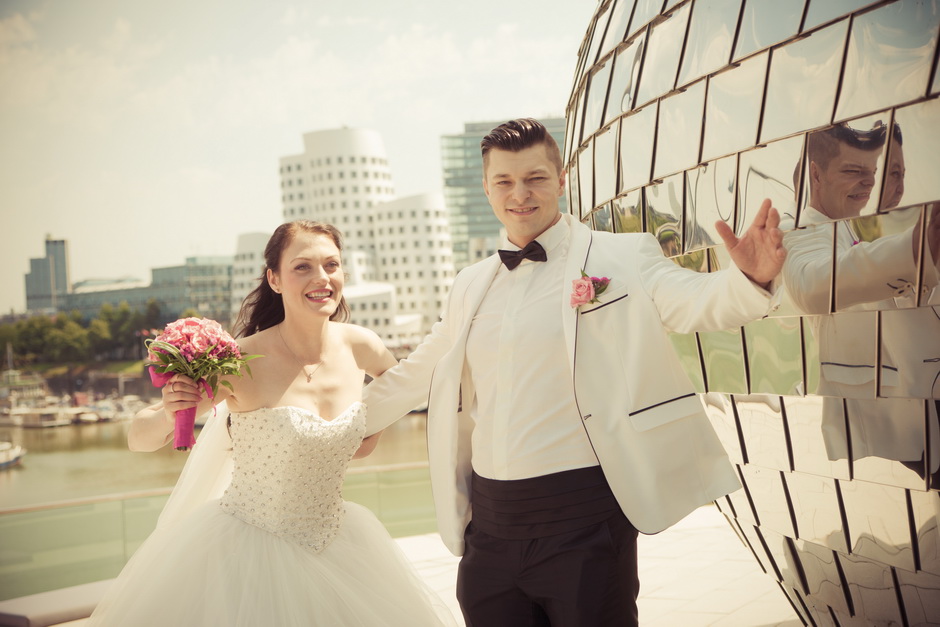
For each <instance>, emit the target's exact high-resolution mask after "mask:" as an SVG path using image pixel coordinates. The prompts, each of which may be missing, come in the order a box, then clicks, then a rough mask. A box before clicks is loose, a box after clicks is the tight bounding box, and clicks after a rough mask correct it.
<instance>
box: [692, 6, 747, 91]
mask: <svg viewBox="0 0 940 627" xmlns="http://www.w3.org/2000/svg"><path fill="white" fill-rule="evenodd" d="M741 2H742V0H697V2H696V3H695V6H694V7H693V9H692V17H691V20H690V22H689V37H688V40H687V41H686V44H685V53H684V54H683V57H682V67H681V69H680V70H679V82H678V83H677V84H678V85H679V86H682V85H686V84H688V83H690V82H692V81H694V80H695V79H697V78H701V77H702V76H705V75H706V74H710V73H712V72H714V71H716V70H719V69H721V68H722V67H724V66H725V65H727V64H728V62H729V60H730V58H731V46H732V45H733V44H734V32H735V30H736V29H737V27H738V16H739V15H740V13H741Z"/></svg>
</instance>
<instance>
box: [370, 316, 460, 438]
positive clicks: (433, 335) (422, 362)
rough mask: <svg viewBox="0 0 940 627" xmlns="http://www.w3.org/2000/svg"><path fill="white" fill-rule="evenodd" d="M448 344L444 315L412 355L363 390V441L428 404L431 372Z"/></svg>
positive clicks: (450, 342)
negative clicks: (420, 406) (364, 423)
mask: <svg viewBox="0 0 940 627" xmlns="http://www.w3.org/2000/svg"><path fill="white" fill-rule="evenodd" d="M451 344H452V340H451V335H450V329H449V325H448V324H447V320H446V315H445V319H444V320H441V321H438V322H437V323H435V324H434V326H433V327H431V332H430V333H429V334H428V336H427V337H426V338H424V341H423V342H421V344H420V345H419V346H418V348H416V349H415V350H414V352H413V353H411V354H410V355H409V356H408V357H406V358H405V359H403V360H401V361H400V362H399V363H398V365H396V366H394V367H393V368H390V369H388V370H386V371H385V372H384V373H383V374H382V376H380V377H378V378H376V379H373V380H372V382H371V383H370V384H369V385H367V386H366V387H365V390H363V393H362V400H363V401H364V402H365V404H366V406H367V407H368V410H367V424H366V437H368V436H370V435H372V434H373V433H377V432H379V431H381V430H382V429H385V428H386V427H388V426H389V425H390V424H392V423H393V422H395V421H396V420H398V419H399V418H401V417H402V416H404V415H405V414H407V413H408V412H410V411H411V410H413V409H414V408H415V407H418V406H419V405H421V404H423V403H426V402H427V400H428V393H429V392H430V389H431V377H432V375H433V374H434V368H435V366H437V362H438V361H439V360H440V358H441V357H442V356H443V355H444V354H446V353H447V351H448V350H449V349H450V347H451Z"/></svg>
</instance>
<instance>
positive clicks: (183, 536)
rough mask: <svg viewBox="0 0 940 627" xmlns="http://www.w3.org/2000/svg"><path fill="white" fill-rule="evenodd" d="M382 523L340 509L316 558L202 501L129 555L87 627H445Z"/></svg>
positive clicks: (442, 614) (436, 604)
mask: <svg viewBox="0 0 940 627" xmlns="http://www.w3.org/2000/svg"><path fill="white" fill-rule="evenodd" d="M454 624H455V622H454V619H453V616H452V615H451V613H450V611H449V610H448V609H447V607H446V606H445V605H444V603H443V602H442V601H441V600H440V599H439V598H437V597H436V596H435V595H434V593H433V592H431V591H430V590H429V589H428V588H427V587H426V586H425V584H424V583H423V582H422V581H421V580H420V578H419V577H418V576H417V573H416V572H415V571H414V568H413V567H412V566H411V564H410V563H409V562H408V560H407V558H406V557H405V555H404V554H403V553H402V552H401V550H400V549H399V548H398V545H396V544H395V542H394V541H393V540H392V539H391V537H390V536H389V535H388V532H387V531H386V530H385V528H384V527H383V526H382V523H381V522H379V520H378V519H376V517H375V516H374V515H373V514H372V512H370V511H369V510H368V509H366V508H364V507H362V506H360V505H357V504H355V503H349V502H347V503H346V517H345V519H344V521H343V525H342V527H341V529H340V532H339V534H338V535H337V537H336V538H335V539H334V540H333V542H332V543H331V544H329V545H328V546H327V547H326V548H325V549H323V551H321V552H320V553H314V552H312V551H310V550H308V549H305V548H303V547H301V546H299V545H298V544H296V543H294V542H293V541H291V540H289V539H285V538H281V537H280V536H276V535H273V534H271V533H269V532H267V531H264V530H262V529H259V528H257V527H255V526H253V525H250V524H248V523H245V522H243V521H241V520H239V519H238V518H235V517H234V516H231V515H229V514H227V513H225V512H224V511H222V509H221V507H220V506H219V501H217V500H215V501H209V502H207V503H205V504H203V505H202V506H200V507H199V508H198V509H196V510H195V511H194V512H193V513H192V514H190V515H189V516H188V517H187V518H186V519H185V520H184V521H181V522H180V523H178V524H175V525H172V526H170V527H168V528H164V529H158V530H157V531H155V532H154V533H153V535H151V536H150V537H149V538H148V539H147V541H146V542H144V544H143V545H141V547H140V549H138V551H137V552H136V553H135V554H134V555H133V557H132V558H131V559H130V561H129V562H128V563H127V565H126V566H125V567H124V570H123V571H122V572H121V574H120V576H118V578H117V579H116V580H115V582H114V585H113V586H112V587H111V588H110V589H109V590H108V592H107V593H106V594H105V597H104V598H103V599H102V601H101V603H100V604H99V605H98V607H97V609H96V610H95V612H94V614H92V617H91V620H90V621H89V623H88V625H89V626H95V627H101V626H113V627H118V626H120V627H146V626H149V625H153V626H157V625H159V626H161V627H166V626H171V625H172V626H174V627H179V626H188V625H191V626H193V627H213V626H219V627H222V626H224V627H262V626H265V627H266V626H271V627H292V626H295V625H296V626H298V627H300V626H303V627H309V626H313V625H317V626H324V627H345V626H350V627H352V626H357V627H358V626H362V627H375V626H378V625H382V626H386V625H387V626H391V627H398V626H401V627H418V626H425V625H428V626H430V625H435V626H436V625H454Z"/></svg>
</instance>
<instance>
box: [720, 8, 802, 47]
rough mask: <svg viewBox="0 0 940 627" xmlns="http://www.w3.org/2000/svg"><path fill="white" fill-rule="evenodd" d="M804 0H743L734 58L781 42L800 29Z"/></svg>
mask: <svg viewBox="0 0 940 627" xmlns="http://www.w3.org/2000/svg"><path fill="white" fill-rule="evenodd" d="M805 4H806V0H745V3H744V15H743V16H742V18H741V28H740V29H739V30H738V41H737V43H736V44H735V48H734V59H735V60H738V59H741V58H743V57H746V56H747V55H749V54H752V53H754V52H757V51H758V50H763V49H764V48H767V47H769V46H771V45H773V44H775V43H777V42H780V41H784V40H786V39H788V38H789V37H791V36H792V35H795V34H796V33H797V32H798V31H799V30H800V20H801V19H802V18H803V6H804V5H805Z"/></svg>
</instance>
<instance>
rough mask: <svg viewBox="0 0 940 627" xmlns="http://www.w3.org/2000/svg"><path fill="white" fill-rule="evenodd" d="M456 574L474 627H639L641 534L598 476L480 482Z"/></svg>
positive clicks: (572, 473) (594, 471)
mask: <svg viewBox="0 0 940 627" xmlns="http://www.w3.org/2000/svg"><path fill="white" fill-rule="evenodd" d="M471 503H472V504H473V520H472V521H471V523H470V524H469V525H468V527H467V530H466V532H465V541H466V545H465V549H464V555H463V558H462V559H461V561H460V566H459V568H458V571H457V598H458V600H459V601H460V607H461V610H462V611H463V615H464V619H465V620H466V623H467V627H503V626H505V627H548V626H551V627H594V626H597V627H601V626H603V627H607V626H620V625H628V626H635V625H637V609H636V597H637V594H638V592H639V585H640V584H639V579H638V576H637V561H636V538H637V530H636V529H635V528H634V527H633V525H631V524H630V521H628V520H627V518H626V517H625V516H624V515H623V512H622V511H621V510H620V507H619V505H618V504H617V501H616V499H615V498H614V496H613V494H612V493H611V492H610V488H609V487H608V485H607V481H606V479H604V475H603V472H602V471H601V469H600V467H598V466H594V467H591V468H580V469H577V470H569V471H566V472H560V473H555V474H552V475H546V476H542V477H534V478H532V479H521V480H517V481H496V480H493V479H486V478H484V477H480V476H479V475H477V474H475V473H474V475H473V487H472V495H471Z"/></svg>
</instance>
